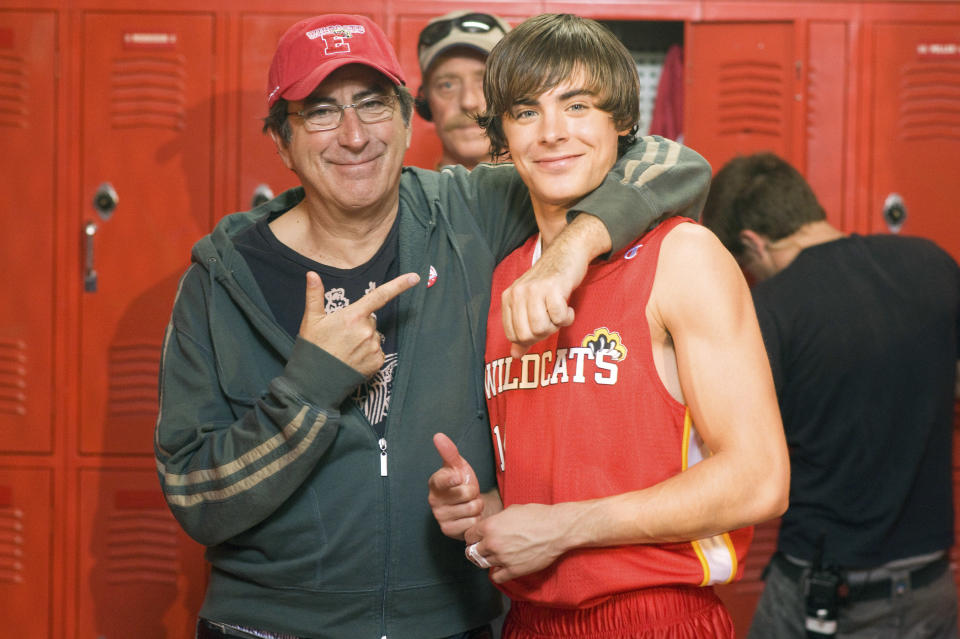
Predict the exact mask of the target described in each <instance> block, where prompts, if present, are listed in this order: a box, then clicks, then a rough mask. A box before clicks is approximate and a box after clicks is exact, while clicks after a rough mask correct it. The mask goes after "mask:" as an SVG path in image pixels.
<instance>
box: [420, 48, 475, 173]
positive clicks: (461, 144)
mask: <svg viewBox="0 0 960 639" xmlns="http://www.w3.org/2000/svg"><path fill="white" fill-rule="evenodd" d="M485 66H486V56H484V55H483V54H481V53H480V52H479V51H474V50H472V49H462V48H461V49H454V50H452V51H450V52H447V53H445V54H443V55H442V56H441V57H440V58H439V59H438V60H437V61H436V62H434V63H433V64H432V65H431V67H430V73H429V75H428V77H427V80H426V83H427V84H426V97H427V103H428V104H429V105H430V112H431V114H432V115H433V123H434V125H436V127H437V135H438V136H440V141H441V142H442V143H443V154H444V159H443V162H442V163H444V164H463V165H464V166H466V167H467V168H473V167H474V166H476V164H477V163H478V162H484V161H486V160H489V158H490V142H489V141H488V140H487V137H486V136H485V135H484V133H483V129H481V128H480V126H479V125H478V124H477V122H476V120H475V119H474V117H473V116H475V115H476V114H478V113H482V112H483V110H484V109H485V108H486V102H484V99H483V71H484V67H485Z"/></svg>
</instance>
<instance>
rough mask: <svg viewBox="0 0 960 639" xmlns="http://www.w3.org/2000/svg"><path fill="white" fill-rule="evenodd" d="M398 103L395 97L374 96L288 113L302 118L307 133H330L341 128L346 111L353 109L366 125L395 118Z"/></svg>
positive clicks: (319, 105)
mask: <svg viewBox="0 0 960 639" xmlns="http://www.w3.org/2000/svg"><path fill="white" fill-rule="evenodd" d="M396 102H397V96H395V95H372V96H370V97H369V98H364V99H362V100H358V101H357V102H354V103H353V104H318V105H315V106H311V107H309V108H306V109H304V110H303V111H287V115H298V116H300V117H301V118H303V125H304V127H305V128H306V129H307V131H309V132H310V133H316V132H318V131H330V130H331V129H335V128H337V127H338V126H340V122H342V121H343V111H344V110H345V109H353V111H354V113H356V114H357V117H358V118H359V119H360V121H361V122H363V123H364V124H374V123H376V122H383V121H384V120H389V119H390V118H391V117H392V116H393V109H394V107H395V106H396Z"/></svg>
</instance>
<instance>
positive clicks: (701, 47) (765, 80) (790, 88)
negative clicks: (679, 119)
mask: <svg viewBox="0 0 960 639" xmlns="http://www.w3.org/2000/svg"><path fill="white" fill-rule="evenodd" d="M687 33H688V39H687V42H686V57H685V60H686V77H687V87H688V91H687V93H686V108H685V112H684V122H685V124H686V129H687V133H686V138H685V142H686V144H688V145H689V146H691V147H692V148H694V149H696V150H697V151H699V152H700V153H701V154H702V155H703V156H704V157H705V158H707V160H708V161H709V162H710V164H711V165H712V166H713V168H714V170H717V169H719V168H720V167H721V166H723V164H724V163H726V161H727V160H729V159H730V158H732V157H733V156H735V155H736V154H737V153H752V152H754V151H764V150H765V151H773V152H774V153H777V154H778V155H780V156H782V157H785V158H787V159H790V160H793V159H794V152H795V149H796V148H797V145H798V143H797V140H794V139H793V135H792V123H793V118H794V117H796V106H795V102H796V100H795V93H796V92H795V88H794V82H795V80H794V78H795V71H794V68H795V65H794V48H793V42H794V26H793V24H792V23H791V22H750V23H744V22H738V23H713V22H709V23H694V24H692V25H690V27H689V29H688V31H687Z"/></svg>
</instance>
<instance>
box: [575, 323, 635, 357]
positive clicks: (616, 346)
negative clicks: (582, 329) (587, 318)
mask: <svg viewBox="0 0 960 639" xmlns="http://www.w3.org/2000/svg"><path fill="white" fill-rule="evenodd" d="M580 345H581V346H582V347H584V348H589V349H590V350H591V351H593V356H594V357H596V356H597V354H599V353H605V354H606V355H607V356H608V357H609V358H610V359H613V360H616V361H617V362H622V361H623V360H625V359H627V347H626V346H624V345H623V342H622V341H621V339H620V333H618V332H616V331H611V330H610V329H608V328H607V327H606V326H603V327H601V328H598V329H597V330H595V331H594V332H592V333H591V334H589V335H587V336H586V337H584V338H583V342H581V344H580Z"/></svg>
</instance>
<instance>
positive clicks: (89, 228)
mask: <svg viewBox="0 0 960 639" xmlns="http://www.w3.org/2000/svg"><path fill="white" fill-rule="evenodd" d="M98 228H99V227H98V226H97V223H96V222H87V223H86V225H85V226H84V227H83V243H84V248H85V250H84V254H85V257H84V271H83V290H84V291H86V292H87V293H96V292H97V269H96V268H95V267H94V259H93V238H94V236H95V235H96V234H97V230H98Z"/></svg>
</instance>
